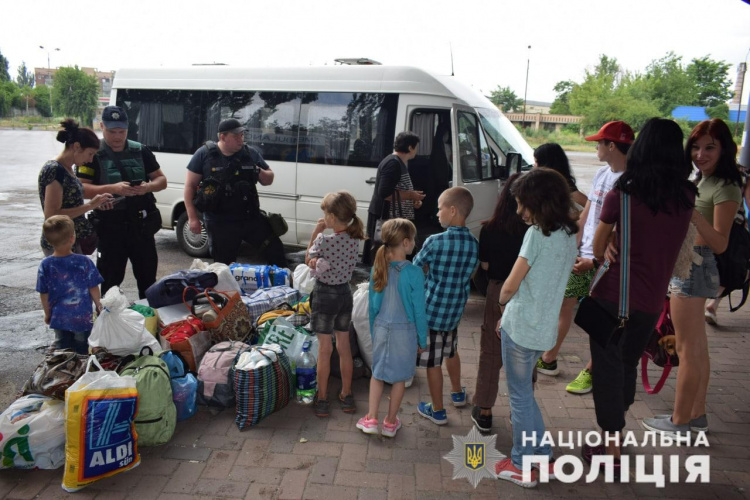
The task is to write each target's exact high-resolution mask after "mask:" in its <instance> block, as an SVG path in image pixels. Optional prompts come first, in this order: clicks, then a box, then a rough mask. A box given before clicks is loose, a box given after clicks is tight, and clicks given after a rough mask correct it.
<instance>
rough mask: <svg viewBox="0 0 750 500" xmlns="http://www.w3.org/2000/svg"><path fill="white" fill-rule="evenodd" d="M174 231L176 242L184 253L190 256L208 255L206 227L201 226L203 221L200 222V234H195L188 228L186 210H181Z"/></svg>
mask: <svg viewBox="0 0 750 500" xmlns="http://www.w3.org/2000/svg"><path fill="white" fill-rule="evenodd" d="M175 231H176V233H177V242H178V243H179V244H180V248H182V250H183V251H184V252H185V253H186V254H188V255H189V256H191V257H208V255H209V251H208V234H207V233H206V228H205V227H203V222H201V234H195V233H194V232H192V231H191V230H190V224H188V216H187V212H183V213H182V215H180V218H179V219H177V226H176V227H175Z"/></svg>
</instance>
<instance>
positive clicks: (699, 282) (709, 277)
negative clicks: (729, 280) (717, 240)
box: [669, 245, 719, 298]
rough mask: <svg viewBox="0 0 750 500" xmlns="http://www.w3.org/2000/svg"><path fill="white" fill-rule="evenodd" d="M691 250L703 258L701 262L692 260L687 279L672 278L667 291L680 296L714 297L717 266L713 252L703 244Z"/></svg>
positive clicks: (717, 280)
mask: <svg viewBox="0 0 750 500" xmlns="http://www.w3.org/2000/svg"><path fill="white" fill-rule="evenodd" d="M693 251H694V252H695V253H697V254H698V255H700V256H701V257H702V258H703V262H702V263H701V264H700V265H698V264H696V263H695V262H693V264H692V265H691V266H690V276H689V277H688V278H687V279H685V280H681V279H679V278H672V281H670V283H669V293H671V294H673V295H680V296H682V297H707V298H714V297H716V296H717V295H718V294H719V268H718V267H716V258H715V257H714V253H713V252H712V251H711V249H710V248H709V247H707V246H705V245H703V246H698V245H696V246H694V247H693Z"/></svg>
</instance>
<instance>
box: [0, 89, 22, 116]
mask: <svg viewBox="0 0 750 500" xmlns="http://www.w3.org/2000/svg"><path fill="white" fill-rule="evenodd" d="M21 101H22V94H21V89H19V88H18V85H16V84H15V82H13V81H10V80H6V81H3V82H0V116H10V108H11V107H13V106H18V105H19V104H20V102H21Z"/></svg>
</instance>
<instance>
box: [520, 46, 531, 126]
mask: <svg viewBox="0 0 750 500" xmlns="http://www.w3.org/2000/svg"><path fill="white" fill-rule="evenodd" d="M530 64H531V45H529V52H528V55H527V56H526V85H525V86H524V89H523V119H522V120H521V128H525V125H524V124H525V123H526V93H527V92H528V90H529V65H530Z"/></svg>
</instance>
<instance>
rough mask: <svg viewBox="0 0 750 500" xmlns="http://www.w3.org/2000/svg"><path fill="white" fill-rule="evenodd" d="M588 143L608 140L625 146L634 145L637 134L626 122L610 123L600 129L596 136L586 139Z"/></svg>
mask: <svg viewBox="0 0 750 500" xmlns="http://www.w3.org/2000/svg"><path fill="white" fill-rule="evenodd" d="M586 140H587V141H601V140H607V141H612V142H621V143H623V144H633V141H634V140H635V134H634V133H633V129H632V128H630V125H628V124H627V123H625V122H620V121H617V122H609V123H605V124H604V126H603V127H602V128H600V129H599V132H597V133H596V134H594V135H590V136H588V137H586Z"/></svg>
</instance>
